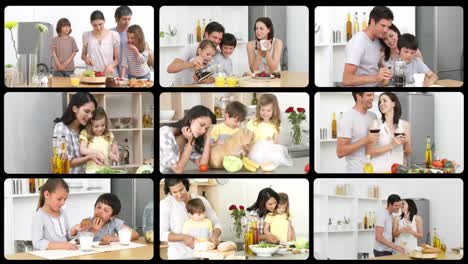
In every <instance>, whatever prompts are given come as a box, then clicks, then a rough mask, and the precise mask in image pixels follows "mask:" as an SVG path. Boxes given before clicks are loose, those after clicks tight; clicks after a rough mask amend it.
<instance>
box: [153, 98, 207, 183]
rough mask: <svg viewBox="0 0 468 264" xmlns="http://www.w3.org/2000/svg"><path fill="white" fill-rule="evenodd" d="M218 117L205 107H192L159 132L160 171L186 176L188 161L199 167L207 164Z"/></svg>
mask: <svg viewBox="0 0 468 264" xmlns="http://www.w3.org/2000/svg"><path fill="white" fill-rule="evenodd" d="M213 124H216V116H215V115H214V114H213V112H211V110H210V109H208V108H207V107H205V106H203V105H197V106H194V107H192V108H191V109H190V110H189V111H188V112H187V114H186V115H185V116H184V118H183V119H181V120H179V121H178V122H176V123H173V124H169V125H167V126H163V127H161V128H160V129H159V170H160V171H161V173H177V174H180V173H183V172H184V170H185V167H186V166H187V163H188V161H189V160H191V161H193V162H195V164H197V166H200V165H204V164H208V161H209V155H210V142H209V140H208V136H209V129H210V127H211V125H213Z"/></svg>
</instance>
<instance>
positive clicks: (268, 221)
mask: <svg viewBox="0 0 468 264" xmlns="http://www.w3.org/2000/svg"><path fill="white" fill-rule="evenodd" d="M278 196H279V202H278V206H277V207H276V211H275V212H274V213H268V214H267V216H266V217H265V226H264V227H263V232H264V234H273V235H275V236H276V237H277V238H279V240H280V241H285V242H286V241H294V240H296V234H295V232H294V228H293V226H292V223H291V214H290V213H289V197H288V195H287V194H286V193H278Z"/></svg>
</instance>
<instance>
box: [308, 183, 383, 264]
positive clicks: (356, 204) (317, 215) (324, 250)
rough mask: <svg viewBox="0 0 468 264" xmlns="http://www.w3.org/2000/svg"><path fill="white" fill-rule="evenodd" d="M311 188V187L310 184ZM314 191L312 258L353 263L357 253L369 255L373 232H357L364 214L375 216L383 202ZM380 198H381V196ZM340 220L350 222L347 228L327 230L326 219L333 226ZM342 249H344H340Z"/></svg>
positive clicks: (359, 230)
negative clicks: (350, 260)
mask: <svg viewBox="0 0 468 264" xmlns="http://www.w3.org/2000/svg"><path fill="white" fill-rule="evenodd" d="M314 184H315V183H314ZM315 190H316V187H314V198H313V199H314V244H313V245H314V257H315V258H316V259H328V258H329V259H357V253H358V252H367V253H369V256H372V255H373V253H372V252H373V247H374V243H375V242H374V241H375V236H374V234H375V233H374V230H373V229H358V222H363V220H362V218H363V217H364V212H376V211H377V210H379V209H382V208H385V204H386V200H385V199H371V198H366V197H362V196H360V195H359V196H341V195H333V194H327V193H318V192H315ZM381 197H383V196H381ZM343 217H347V218H350V220H351V223H350V225H348V226H346V227H345V226H343V227H340V228H338V227H337V228H336V230H335V229H329V227H328V219H329V218H331V219H332V222H333V223H336V221H337V220H340V219H343ZM343 245H346V246H343Z"/></svg>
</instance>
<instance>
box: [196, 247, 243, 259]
mask: <svg viewBox="0 0 468 264" xmlns="http://www.w3.org/2000/svg"><path fill="white" fill-rule="evenodd" d="M235 254H236V251H235V250H230V251H224V252H223V251H219V250H217V249H213V250H208V251H195V252H194V253H193V255H194V256H195V257H196V258H208V259H210V258H216V259H218V258H220V257H223V258H225V257H227V256H229V255H235Z"/></svg>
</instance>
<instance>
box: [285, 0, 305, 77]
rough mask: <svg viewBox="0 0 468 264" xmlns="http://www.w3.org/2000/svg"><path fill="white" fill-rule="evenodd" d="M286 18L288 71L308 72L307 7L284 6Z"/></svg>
mask: <svg viewBox="0 0 468 264" xmlns="http://www.w3.org/2000/svg"><path fill="white" fill-rule="evenodd" d="M286 20H287V25H286V28H287V29H286V36H287V43H286V45H287V47H288V71H295V72H309V59H308V58H309V8H308V7H306V6H288V7H286ZM301 58H302V59H301Z"/></svg>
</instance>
